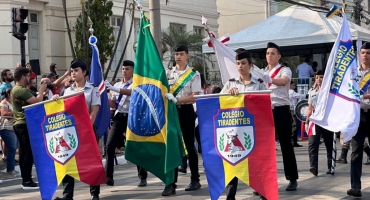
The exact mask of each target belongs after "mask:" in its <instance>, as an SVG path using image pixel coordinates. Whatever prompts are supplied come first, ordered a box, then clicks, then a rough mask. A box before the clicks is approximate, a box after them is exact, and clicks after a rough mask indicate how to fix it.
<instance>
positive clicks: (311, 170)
mask: <svg viewBox="0 0 370 200" xmlns="http://www.w3.org/2000/svg"><path fill="white" fill-rule="evenodd" d="M310 172H311V173H312V174H313V175H314V176H317V174H318V172H317V169H316V168H314V167H311V168H310Z"/></svg>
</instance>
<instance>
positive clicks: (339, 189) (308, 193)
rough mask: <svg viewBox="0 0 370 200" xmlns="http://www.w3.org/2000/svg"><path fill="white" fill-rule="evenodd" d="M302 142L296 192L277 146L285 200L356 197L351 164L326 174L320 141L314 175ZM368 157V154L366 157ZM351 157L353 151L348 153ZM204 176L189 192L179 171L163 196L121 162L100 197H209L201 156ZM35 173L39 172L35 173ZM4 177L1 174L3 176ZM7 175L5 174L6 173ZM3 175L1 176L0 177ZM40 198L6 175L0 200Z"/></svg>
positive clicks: (240, 195) (156, 183)
mask: <svg viewBox="0 0 370 200" xmlns="http://www.w3.org/2000/svg"><path fill="white" fill-rule="evenodd" d="M300 144H302V145H304V147H300V148H295V153H296V158H297V164H298V171H299V180H298V189H297V191H293V192H286V191H285V187H286V186H287V184H288V181H287V180H285V177H284V170H283V162H282V156H281V151H280V147H279V146H278V147H277V148H278V150H277V168H278V182H279V197H280V199H284V200H297V199H302V200H312V199H315V200H316V199H318V200H320V199H328V200H332V199H333V200H334V199H355V198H353V197H348V196H347V194H346V190H347V189H349V188H350V164H337V167H336V173H335V175H334V176H332V175H327V174H325V172H326V155H325V154H326V151H325V147H324V144H322V145H320V151H319V154H320V155H319V175H318V176H317V177H314V176H313V175H312V174H311V173H310V172H309V161H308V150H307V148H308V143H307V141H303V142H302V141H301V142H300ZM337 149H338V153H337V154H338V155H339V154H340V145H339V144H337ZM365 158H366V157H365V156H364V159H365ZM348 159H350V154H349V155H348ZM199 160H200V162H199V168H200V176H201V177H200V178H201V182H200V183H201V185H202V188H201V189H200V190H197V191H192V192H185V191H184V190H185V187H186V186H187V185H188V184H189V182H190V173H189V171H188V173H187V174H181V173H180V175H179V180H178V183H177V185H178V187H177V190H176V193H177V194H176V195H175V196H171V197H162V196H161V192H162V191H163V188H164V184H163V183H162V182H161V181H160V180H159V179H158V178H156V177H155V176H153V175H152V174H149V176H148V179H147V181H148V185H147V186H146V187H142V188H140V187H137V184H138V183H139V179H138V177H137V171H136V166H135V165H134V164H132V163H127V164H123V165H117V166H116V167H115V174H114V179H115V186H113V187H109V186H106V185H102V187H101V193H100V199H102V200H116V199H117V200H121V199H171V200H172V199H176V200H198V199H199V200H203V199H204V200H206V199H207V200H208V199H210V197H209V191H208V185H207V180H206V176H205V173H204V168H203V166H202V161H201V158H199ZM34 174H35V173H34ZM0 177H1V176H0ZM2 177H4V176H2ZM0 179H1V178H0ZM362 189H363V190H362V194H363V197H362V199H370V166H366V165H363V173H362ZM252 191H253V190H252V189H251V188H249V187H248V186H247V185H245V184H244V183H241V182H239V186H238V192H237V199H250V200H254V199H255V200H257V199H259V198H258V197H257V196H254V195H253V194H252ZM55 196H59V197H61V196H62V186H60V187H59V188H58V190H57V192H56V194H55ZM2 199H6V200H16V199H27V200H38V199H41V198H40V193H39V191H38V190H33V191H32V190H31V191H30V190H28V191H25V190H22V189H21V179H20V178H19V177H17V178H15V179H14V178H12V179H4V180H3V183H0V200H2ZM74 199H76V200H80V199H81V200H83V199H90V194H89V187H88V186H87V185H86V184H84V183H80V182H76V186H75V193H74ZM220 199H221V200H224V199H226V197H225V193H223V194H222V195H221V197H220Z"/></svg>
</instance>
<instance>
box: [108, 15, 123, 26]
mask: <svg viewBox="0 0 370 200" xmlns="http://www.w3.org/2000/svg"><path fill="white" fill-rule="evenodd" d="M110 25H111V26H113V27H119V26H120V25H121V18H120V17H111V18H110Z"/></svg>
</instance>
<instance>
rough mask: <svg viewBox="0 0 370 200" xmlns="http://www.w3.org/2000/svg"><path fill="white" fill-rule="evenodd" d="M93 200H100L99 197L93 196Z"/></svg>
mask: <svg viewBox="0 0 370 200" xmlns="http://www.w3.org/2000/svg"><path fill="white" fill-rule="evenodd" d="M91 200H99V195H92V196H91Z"/></svg>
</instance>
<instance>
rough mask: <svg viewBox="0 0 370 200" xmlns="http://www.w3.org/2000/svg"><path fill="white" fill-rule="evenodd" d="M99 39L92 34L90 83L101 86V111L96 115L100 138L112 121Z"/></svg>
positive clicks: (90, 39) (90, 40)
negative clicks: (97, 44) (100, 56)
mask: <svg viewBox="0 0 370 200" xmlns="http://www.w3.org/2000/svg"><path fill="white" fill-rule="evenodd" d="M97 42H98V39H97V38H96V37H95V36H90V38H89V44H90V45H91V49H92V59H91V66H90V83H92V84H94V85H95V86H97V87H98V88H99V92H100V99H101V104H100V108H99V112H98V114H97V115H96V120H95V126H96V128H97V131H98V135H99V138H100V137H101V136H103V134H104V133H105V132H106V131H107V130H108V127H109V123H110V107H109V100H108V94H107V90H106V89H105V85H104V80H103V71H102V70H103V68H102V67H101V64H100V60H99V49H98V46H96V43H97Z"/></svg>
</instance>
